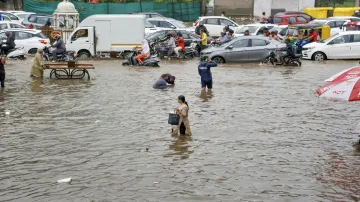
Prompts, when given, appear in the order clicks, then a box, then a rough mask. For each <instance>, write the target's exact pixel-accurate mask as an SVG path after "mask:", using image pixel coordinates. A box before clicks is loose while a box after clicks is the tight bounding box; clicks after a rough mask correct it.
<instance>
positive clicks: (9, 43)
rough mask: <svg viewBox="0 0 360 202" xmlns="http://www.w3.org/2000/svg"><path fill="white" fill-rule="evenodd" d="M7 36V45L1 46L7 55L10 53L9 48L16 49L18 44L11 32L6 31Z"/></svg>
mask: <svg viewBox="0 0 360 202" xmlns="http://www.w3.org/2000/svg"><path fill="white" fill-rule="evenodd" d="M5 36H6V46H1V50H2V51H3V53H4V54H5V55H7V54H8V53H9V50H11V49H14V48H15V46H16V45H15V38H14V36H10V33H9V32H5Z"/></svg>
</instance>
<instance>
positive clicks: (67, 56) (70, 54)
mask: <svg viewBox="0 0 360 202" xmlns="http://www.w3.org/2000/svg"><path fill="white" fill-rule="evenodd" d="M43 50H44V52H43V58H44V60H45V61H50V60H51V59H52V53H51V50H50V46H45V47H44V48H43ZM56 57H57V61H59V62H68V61H74V60H75V51H66V52H65V53H60V54H56Z"/></svg>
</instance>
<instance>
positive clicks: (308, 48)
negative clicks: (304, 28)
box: [305, 46, 315, 50]
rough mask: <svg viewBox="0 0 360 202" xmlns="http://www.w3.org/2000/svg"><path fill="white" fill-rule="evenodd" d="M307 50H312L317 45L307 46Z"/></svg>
mask: <svg viewBox="0 0 360 202" xmlns="http://www.w3.org/2000/svg"><path fill="white" fill-rule="evenodd" d="M305 48H306V49H307V50H311V49H314V48H315V47H314V46H312V47H305Z"/></svg>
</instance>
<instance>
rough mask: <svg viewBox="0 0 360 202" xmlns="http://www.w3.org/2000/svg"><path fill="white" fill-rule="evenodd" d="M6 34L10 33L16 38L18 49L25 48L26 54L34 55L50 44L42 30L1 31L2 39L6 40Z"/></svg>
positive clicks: (0, 36)
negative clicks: (39, 49)
mask: <svg viewBox="0 0 360 202" xmlns="http://www.w3.org/2000/svg"><path fill="white" fill-rule="evenodd" d="M5 32H9V33H10V35H11V36H14V37H15V44H16V47H17V48H20V47H24V51H25V53H28V54H34V53H36V51H37V49H38V48H43V47H44V46H45V45H49V44H50V40H49V38H47V37H46V36H45V35H44V34H43V33H42V32H41V31H40V30H34V29H5V30H1V31H0V38H4V37H6V36H5Z"/></svg>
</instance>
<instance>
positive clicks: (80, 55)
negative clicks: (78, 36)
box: [76, 51, 90, 59]
mask: <svg viewBox="0 0 360 202" xmlns="http://www.w3.org/2000/svg"><path fill="white" fill-rule="evenodd" d="M76 57H77V58H80V59H86V58H89V57H90V53H89V52H87V51H80V52H79V53H78V54H77V56H76Z"/></svg>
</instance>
